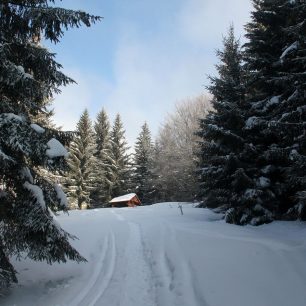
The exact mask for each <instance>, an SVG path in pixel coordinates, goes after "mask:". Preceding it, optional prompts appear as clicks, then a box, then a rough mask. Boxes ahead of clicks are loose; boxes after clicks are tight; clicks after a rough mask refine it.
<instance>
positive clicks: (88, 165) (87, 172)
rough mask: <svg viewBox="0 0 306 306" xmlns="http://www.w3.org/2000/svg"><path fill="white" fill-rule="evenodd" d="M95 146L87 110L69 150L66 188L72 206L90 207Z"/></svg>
mask: <svg viewBox="0 0 306 306" xmlns="http://www.w3.org/2000/svg"><path fill="white" fill-rule="evenodd" d="M94 152H95V146H94V133H93V129H92V123H91V120H90V118H89V114H88V111H87V110H85V111H84V112H83V113H82V115H81V117H80V120H79V122H78V123H77V129H76V136H75V138H74V140H73V141H72V142H71V144H70V148H69V159H68V164H69V172H68V176H67V181H66V186H67V195H68V197H69V201H70V205H71V206H73V205H74V204H76V205H75V206H77V207H78V208H79V209H81V208H82V206H85V207H87V208H89V207H90V204H91V199H90V192H91V190H92V189H93V182H94V174H95V172H94V169H95V166H96V165H95V157H94Z"/></svg>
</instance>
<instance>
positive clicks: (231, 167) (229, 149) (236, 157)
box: [198, 27, 250, 210]
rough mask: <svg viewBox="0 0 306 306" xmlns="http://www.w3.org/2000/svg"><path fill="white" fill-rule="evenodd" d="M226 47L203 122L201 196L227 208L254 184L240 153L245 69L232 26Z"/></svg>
mask: <svg viewBox="0 0 306 306" xmlns="http://www.w3.org/2000/svg"><path fill="white" fill-rule="evenodd" d="M223 45H224V47H223V50H219V51H217V56H218V57H219V59H220V64H218V65H217V66H216V68H217V71H218V74H219V75H218V77H210V81H211V85H210V86H209V87H208V89H209V91H210V93H211V94H212V95H213V99H212V104H213V108H214V110H213V111H211V112H210V113H209V115H208V116H207V117H206V118H204V119H202V120H201V121H200V128H201V130H200V131H199V133H198V135H199V136H200V137H201V139H202V140H201V142H200V146H201V156H200V157H201V158H200V170H199V174H200V177H201V194H200V195H201V196H202V197H203V200H204V201H203V205H204V206H206V207H210V208H217V207H218V208H219V209H220V208H221V207H222V210H226V209H228V208H230V207H232V206H233V205H236V203H237V199H238V198H239V197H241V192H242V190H241V189H242V186H243V185H245V186H248V185H250V182H249V181H248V179H247V178H246V177H245V173H244V170H243V163H242V161H241V158H240V152H241V151H242V150H243V148H244V146H245V141H244V135H243V131H242V129H243V127H244V109H245V104H244V86H243V84H244V79H243V78H244V72H243V70H242V54H241V50H240V46H239V41H238V40H236V39H235V36H234V29H233V27H231V28H230V30H229V33H228V36H227V37H225V38H224V40H223Z"/></svg>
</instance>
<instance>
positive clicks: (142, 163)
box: [58, 95, 210, 208]
mask: <svg viewBox="0 0 306 306" xmlns="http://www.w3.org/2000/svg"><path fill="white" fill-rule="evenodd" d="M209 108H210V102H209V98H208V97H207V96H205V95H201V96H199V97H195V98H190V99H186V100H183V101H181V102H179V103H177V104H176V108H175V110H174V112H173V113H172V114H169V115H168V117H167V118H166V120H165V122H164V123H163V124H162V126H161V127H160V129H159V132H158V134H157V136H156V139H155V141H154V140H153V138H152V135H151V131H150V129H149V126H148V124H147V123H146V122H144V124H143V125H142V127H141V130H140V133H139V136H138V137H137V139H136V143H135V145H134V147H133V148H130V147H129V146H128V144H127V141H126V138H125V128H124V126H123V122H122V120H121V116H120V114H117V115H116V117H115V120H114V122H113V124H112V125H111V124H110V120H109V116H108V114H107V112H106V111H105V109H102V110H101V111H100V112H99V113H98V114H97V116H96V119H95V121H94V122H93V121H92V120H91V119H90V117H89V113H88V111H87V110H85V111H84V112H83V113H82V115H81V117H80V119H79V121H78V123H77V127H76V131H75V137H74V138H73V140H72V142H71V144H70V146H69V149H68V151H69V156H68V165H69V167H68V171H66V172H65V173H63V176H62V177H58V179H59V182H61V183H62V185H63V186H64V190H65V191H66V194H67V196H68V200H69V206H70V208H97V207H109V201H110V200H111V199H112V198H114V197H117V196H121V195H124V194H127V193H136V194H137V195H138V197H139V199H140V200H141V202H142V204H143V205H148V204H152V203H157V202H162V201H193V200H195V199H196V196H197V194H198V192H199V190H198V182H197V176H198V175H197V173H196V167H197V164H198V162H197V157H196V154H195V152H196V146H197V141H199V137H198V136H197V135H196V132H197V130H198V129H199V120H198V119H199V116H200V117H204V116H205V114H207V113H208V110H209ZM201 114H202V115H201ZM131 149H132V150H131Z"/></svg>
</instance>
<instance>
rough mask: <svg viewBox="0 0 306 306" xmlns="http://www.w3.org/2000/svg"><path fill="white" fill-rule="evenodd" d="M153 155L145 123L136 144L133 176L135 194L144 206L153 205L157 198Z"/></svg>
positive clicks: (149, 135) (148, 131) (147, 127)
mask: <svg viewBox="0 0 306 306" xmlns="http://www.w3.org/2000/svg"><path fill="white" fill-rule="evenodd" d="M153 153H154V147H153V143H152V139H151V132H150V130H149V126H148V124H147V123H146V122H145V123H144V125H143V126H142V127H141V132H140V134H139V136H138V138H137V141H136V144H135V153H134V175H133V183H134V186H135V192H136V193H137V195H138V197H139V199H140V201H141V202H142V203H143V204H152V203H153V200H154V196H155V194H154V193H155V189H154V175H153V168H154V165H153V162H154V161H153Z"/></svg>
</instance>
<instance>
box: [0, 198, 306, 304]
mask: <svg viewBox="0 0 306 306" xmlns="http://www.w3.org/2000/svg"><path fill="white" fill-rule="evenodd" d="M183 211H184V215H181V213H180V210H179V209H178V205H177V203H161V204H156V205H152V206H147V207H137V208H114V209H111V208H107V209H95V210H88V211H72V212H70V215H69V216H67V215H60V216H59V217H58V221H59V222H60V224H61V225H62V226H63V227H64V228H65V229H66V230H67V231H69V232H70V233H72V234H75V235H77V236H78V237H79V240H77V241H74V242H73V244H74V245H75V247H76V248H77V249H78V250H79V251H80V252H81V253H82V255H84V256H85V257H86V258H87V259H88V263H84V264H76V263H74V262H68V263H67V264H55V265H53V266H49V265H47V264H45V263H36V262H32V261H29V260H26V261H21V262H17V263H15V267H16V268H17V270H18V272H19V275H18V278H19V284H18V285H16V286H15V287H14V288H13V290H12V292H11V295H10V296H8V297H6V298H5V299H1V300H0V304H1V305H3V306H13V305H14V306H21V305H22V306H35V305H36V306H37V305H38V306H51V305H52V306H64V305H69V306H77V305H79V306H99V305H101V306H103V305H105V306H117V305H121V306H153V305H156V306H174V305H179V306H289V305H292V306H305V305H306V225H305V223H300V222H274V223H273V224H269V225H263V226H260V227H251V226H247V227H238V226H234V225H229V224H225V223H224V221H222V220H220V216H219V215H216V214H214V213H212V212H210V211H208V210H206V209H197V208H193V206H192V205H190V204H185V205H183Z"/></svg>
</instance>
